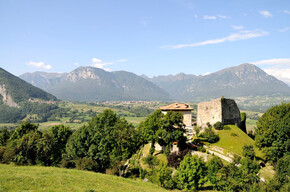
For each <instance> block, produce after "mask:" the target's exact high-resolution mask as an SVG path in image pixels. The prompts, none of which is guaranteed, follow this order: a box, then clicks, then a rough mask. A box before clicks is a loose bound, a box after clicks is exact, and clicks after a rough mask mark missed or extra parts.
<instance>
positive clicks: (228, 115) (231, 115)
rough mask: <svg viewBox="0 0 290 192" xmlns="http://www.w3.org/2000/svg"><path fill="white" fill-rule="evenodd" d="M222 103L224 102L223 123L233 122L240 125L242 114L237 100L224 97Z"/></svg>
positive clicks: (232, 123)
mask: <svg viewBox="0 0 290 192" xmlns="http://www.w3.org/2000/svg"><path fill="white" fill-rule="evenodd" d="M221 103H222V123H223V124H225V125H227V124H231V125H237V126H240V124H241V114H240V110H239V108H238V105H237V104H236V102H235V100H233V99H222V100H221Z"/></svg>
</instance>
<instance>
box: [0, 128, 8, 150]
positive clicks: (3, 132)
mask: <svg viewBox="0 0 290 192" xmlns="http://www.w3.org/2000/svg"><path fill="white" fill-rule="evenodd" d="M9 137H10V132H9V131H8V130H7V129H6V128H5V129H0V146H5V145H6V144H7V141H8V139H9Z"/></svg>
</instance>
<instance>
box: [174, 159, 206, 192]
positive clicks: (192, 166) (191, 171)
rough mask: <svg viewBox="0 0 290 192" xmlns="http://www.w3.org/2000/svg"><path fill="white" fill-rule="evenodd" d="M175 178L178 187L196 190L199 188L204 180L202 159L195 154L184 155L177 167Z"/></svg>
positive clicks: (204, 171) (204, 167)
mask: <svg viewBox="0 0 290 192" xmlns="http://www.w3.org/2000/svg"><path fill="white" fill-rule="evenodd" d="M175 178H176V182H177V187H178V188H179V189H182V190H197V189H199V188H201V187H202V185H203V184H204V182H205V181H206V166H205V163H204V161H203V160H202V159H201V158H199V157H197V156H191V155H190V154H188V155H186V156H185V157H184V159H183V161H181V163H180V166H179V168H178V169H177V173H176V177H175Z"/></svg>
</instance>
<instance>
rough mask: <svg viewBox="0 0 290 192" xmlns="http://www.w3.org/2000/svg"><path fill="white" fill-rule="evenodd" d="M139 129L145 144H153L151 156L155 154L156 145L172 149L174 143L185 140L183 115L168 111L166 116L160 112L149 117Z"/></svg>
mask: <svg viewBox="0 0 290 192" xmlns="http://www.w3.org/2000/svg"><path fill="white" fill-rule="evenodd" d="M138 129H139V130H140V131H141V132H142V135H143V138H144V141H145V142H151V149H150V154H151V155H152V154H153V152H154V143H155V141H158V143H159V145H161V146H166V148H167V150H168V149H170V147H171V145H172V142H174V141H179V140H183V137H184V136H183V133H184V125H183V123H182V114H181V113H176V112H172V111H168V112H167V113H166V115H164V114H163V113H162V112H161V111H160V110H157V111H155V112H154V113H153V114H151V115H149V117H147V118H146V120H145V121H144V122H141V123H140V124H139V126H138Z"/></svg>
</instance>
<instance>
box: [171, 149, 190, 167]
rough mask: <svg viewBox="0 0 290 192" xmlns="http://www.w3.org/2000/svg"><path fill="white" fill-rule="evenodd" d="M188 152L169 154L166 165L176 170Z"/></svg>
mask: <svg viewBox="0 0 290 192" xmlns="http://www.w3.org/2000/svg"><path fill="white" fill-rule="evenodd" d="M189 152H190V150H188V149H186V150H183V151H181V152H179V153H176V152H174V153H171V154H170V155H169V156H168V157H167V160H168V165H169V166H171V167H174V168H177V167H178V166H179V165H180V162H181V161H182V160H183V158H184V156H185V155H187V154H188V153H189Z"/></svg>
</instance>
